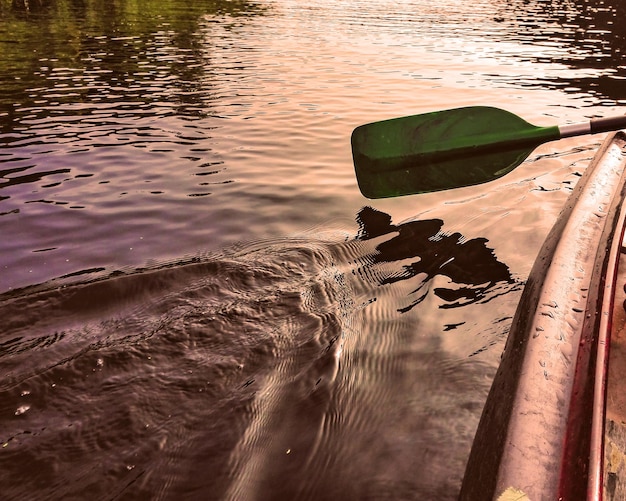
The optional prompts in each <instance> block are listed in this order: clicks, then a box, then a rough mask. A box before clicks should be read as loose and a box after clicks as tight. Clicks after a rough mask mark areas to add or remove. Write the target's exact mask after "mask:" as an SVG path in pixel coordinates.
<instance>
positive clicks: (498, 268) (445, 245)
mask: <svg viewBox="0 0 626 501" xmlns="http://www.w3.org/2000/svg"><path fill="white" fill-rule="evenodd" d="M357 221H358V223H359V225H360V227H361V231H360V233H359V238H361V239H363V240H366V239H372V238H376V237H379V236H381V235H385V234H394V233H397V235H395V236H393V237H392V238H391V239H389V240H386V241H384V242H382V243H380V244H378V245H377V246H376V251H377V254H376V255H375V256H374V257H373V261H374V263H381V262H392V261H404V260H407V259H409V260H412V261H413V262H411V263H410V264H405V265H403V266H402V271H401V272H400V273H399V274H394V275H392V276H388V277H385V278H383V279H382V280H381V284H393V283H395V282H397V281H399V280H407V279H409V278H412V277H415V276H417V275H424V279H423V282H422V284H421V285H420V286H419V287H418V288H417V289H415V290H413V291H412V293H411V295H416V296H418V297H417V298H416V299H415V300H414V301H413V302H411V304H410V305H409V306H406V307H404V308H401V309H400V310H399V311H401V312H406V311H408V310H410V309H412V308H414V307H415V306H416V305H418V304H419V303H421V302H422V301H423V300H424V299H425V297H426V294H427V292H423V293H421V291H422V290H423V289H424V288H425V287H426V286H427V285H428V284H429V283H430V282H431V281H432V280H433V278H434V277H435V276H436V275H445V276H447V277H449V278H450V279H451V280H452V282H453V283H454V284H457V285H459V286H460V287H458V288H455V289H451V288H435V289H434V291H433V292H434V293H435V294H436V295H437V296H439V297H440V298H441V299H443V300H445V301H446V302H447V303H449V304H446V305H444V306H442V308H452V307H456V306H463V305H464V304H469V303H472V302H476V301H480V300H482V299H486V293H487V292H488V291H489V290H490V289H491V288H493V287H494V286H496V285H498V284H499V283H502V282H503V283H513V280H512V277H511V274H510V272H509V269H508V267H507V266H506V265H505V264H504V263H501V262H500V261H498V260H497V259H496V257H495V255H494V254H493V251H492V250H491V249H489V248H488V247H487V246H486V245H485V244H486V243H487V239H485V238H474V239H471V240H466V239H465V237H464V236H463V235H461V234H460V233H452V234H446V233H444V232H443V231H442V227H443V221H441V220H440V219H431V220H423V221H411V222H407V223H403V224H401V225H399V226H396V225H393V224H391V216H389V215H388V214H385V213H383V212H380V211H377V210H375V209H372V208H370V207H365V208H363V209H362V210H361V212H359V214H358V216H357ZM415 258H417V260H416V261H415V260H414V259H415Z"/></svg>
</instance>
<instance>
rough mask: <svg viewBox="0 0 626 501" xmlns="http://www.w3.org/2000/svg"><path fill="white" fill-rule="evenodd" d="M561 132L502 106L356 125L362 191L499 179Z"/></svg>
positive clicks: (387, 192)
mask: <svg viewBox="0 0 626 501" xmlns="http://www.w3.org/2000/svg"><path fill="white" fill-rule="evenodd" d="M559 138H560V133H559V128H558V127H557V126H554V127H537V126H534V125H531V124H529V123H528V122H526V121H525V120H523V119H521V118H520V117H518V116H517V115H514V114H512V113H509V112H508V111H504V110H501V109H498V108H491V107H484V106H472V107H468V108H457V109H453V110H445V111H438V112H433V113H426V114H423V115H414V116H409V117H402V118H395V119H392V120H385V121H382V122H375V123H371V124H366V125H362V126H360V127H357V128H356V129H355V130H354V132H353V133H352V155H353V159H354V166H355V170H356V176H357V180H358V183H359V188H360V190H361V193H363V195H365V196H366V197H368V198H385V197H397V196H401V195H412V194H415V193H427V192H431V191H440V190H447V189H451V188H460V187H463V186H471V185H475V184H480V183H485V182H487V181H491V180H493V179H497V178H499V177H501V176H503V175H505V174H507V173H508V172H511V171H512V170H513V169H514V168H515V167H517V166H518V165H519V164H520V163H522V162H523V161H524V159H525V158H526V157H527V156H528V155H529V154H530V153H531V152H532V151H533V150H534V149H535V148H536V147H537V146H539V145H540V144H542V143H545V142H547V141H554V140H556V139H559Z"/></svg>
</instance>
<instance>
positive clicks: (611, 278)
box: [460, 132, 626, 501]
mask: <svg viewBox="0 0 626 501" xmlns="http://www.w3.org/2000/svg"><path fill="white" fill-rule="evenodd" d="M625 167H626V135H625V134H624V133H622V132H619V133H617V134H612V135H611V136H609V137H607V138H606V140H605V141H604V143H603V144H602V146H601V147H600V149H599V151H598V152H597V154H596V155H595V157H594V159H593V160H592V162H591V163H590V165H589V167H588V168H587V169H586V171H585V173H584V174H583V176H582V177H581V179H580V180H579V182H578V184H577V186H576V188H575V189H574V191H573V192H572V194H571V195H570V197H569V198H568V200H567V202H566V204H565V207H564V209H563V210H562V212H561V214H560V215H559V218H558V220H557V222H556V224H555V225H554V227H553V229H552V230H551V232H550V234H549V235H548V237H547V239H546V241H545V243H544V246H543V248H542V249H541V251H540V253H539V255H538V257H537V260H536V261H535V264H534V266H533V269H532V270H531V273H530V275H529V278H528V282H527V283H526V287H525V289H524V292H523V294H522V298H521V301H520V303H519V306H518V308H517V311H516V314H515V317H514V319H513V322H512V325H511V330H510V333H509V337H508V340H507V344H506V347H505V349H504V353H503V355H502V361H501V365H500V367H499V369H498V371H497V374H496V376H495V379H494V381H493V384H492V387H491V390H490V393H489V396H488V398H487V402H486V404H485V407H484V409H483V414H482V417H481V420H480V423H479V426H478V430H477V433H476V437H475V440H474V444H473V446H472V451H471V454H470V457H469V461H468V465H467V468H466V473H465V477H464V480H463V485H462V488H461V493H460V499H461V500H480V501H484V500H489V499H494V500H496V499H499V498H500V499H518V500H522V499H530V500H532V501H540V500H549V501H555V500H578V499H589V500H600V499H602V498H603V475H604V471H603V470H604V467H603V444H604V431H605V426H604V423H605V403H606V375H607V366H608V348H609V343H608V340H609V338H610V329H611V325H612V314H613V304H614V298H615V290H616V272H617V265H618V262H619V256H620V250H621V242H622V239H623V233H624V217H625V210H626V204H624V200H625V198H626V174H625ZM620 287H621V285H620ZM619 307H620V308H621V305H619ZM622 381H624V380H622ZM608 428H610V422H609V426H607V429H608ZM622 450H623V449H622ZM622 468H626V466H622ZM608 469H609V468H607V471H608ZM609 476H610V475H607V478H608V477H609Z"/></svg>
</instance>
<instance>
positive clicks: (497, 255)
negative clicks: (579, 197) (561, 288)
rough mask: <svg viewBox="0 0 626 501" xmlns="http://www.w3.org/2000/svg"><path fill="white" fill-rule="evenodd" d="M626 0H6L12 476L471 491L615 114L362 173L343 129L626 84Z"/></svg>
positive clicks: (51, 485) (532, 110)
mask: <svg viewBox="0 0 626 501" xmlns="http://www.w3.org/2000/svg"><path fill="white" fill-rule="evenodd" d="M187 4H190V5H187ZM625 5H626V4H624V3H623V2H618V0H612V1H609V0H604V1H602V0H569V1H566V2H562V1H558V2H557V1H553V0H475V1H473V2H443V1H436V0H402V1H396V2H390V1H388V0H362V1H359V2H356V1H348V0H343V1H342V0H336V1H321V0H310V1H308V2H301V1H299V0H273V1H272V0H266V1H262V0H258V1H244V0H232V1H226V0H214V1H211V0H200V1H195V2H187V3H181V2H175V1H173V0H163V1H158V0H137V1H131V0H120V1H119V2H114V3H109V2H105V3H101V2H91V1H87V2H79V1H71V0H40V1H36V2H33V1H30V2H26V0H11V1H10V0H0V55H1V57H0V70H1V71H0V235H1V238H0V293H1V295H0V318H2V319H3V320H2V329H1V332H0V443H1V444H2V448H1V449H0V485H2V496H3V498H5V499H85V498H89V499H216V500H217V499H232V500H266V499H311V500H322V499H328V500H331V499H419V500H424V499H433V500H435V499H436V500H445V499H454V498H455V497H456V494H457V492H458V489H459V486H460V481H461V478H462V475H463V470H464V467H465V461H466V459H467V455H468V453H469V448H470V445H471V441H472V438H473V434H474V431H475V428H476V425H477V423H478V419H479V417H480V412H481V408H482V404H483V402H484V399H485V398H486V394H487V391H488V389H489V385H490V382H491V377H492V375H493V374H494V372H495V369H496V367H497V364H498V361H499V357H500V354H501V352H502V348H503V342H504V340H505V339H506V335H507V332H508V328H509V325H510V321H511V319H512V316H513V314H514V311H515V307H516V304H517V301H518V300H519V297H520V294H521V290H522V288H523V285H524V281H525V279H526V277H527V275H528V272H529V271H530V268H531V266H532V263H533V260H534V257H535V255H536V253H537V251H538V249H539V247H540V245H541V243H542V241H543V238H544V237H545V236H546V234H547V232H548V231H549V229H550V227H551V225H552V224H553V222H554V221H555V218H556V216H557V214H558V213H559V210H560V208H561V206H562V204H563V203H564V201H565V199H566V197H567V195H568V194H569V192H570V191H571V189H572V187H573V186H574V185H575V183H576V181H577V179H578V178H579V176H580V174H581V172H583V171H584V169H585V167H586V166H587V163H588V161H589V160H590V159H591V158H592V157H593V154H594V152H595V150H596V148H597V147H598V145H599V144H600V142H601V141H602V139H603V137H602V136H601V135H600V136H589V137H584V138H575V139H567V140H562V141H560V142H558V143H551V144H547V145H544V146H542V147H540V148H539V149H537V150H536V151H535V152H534V153H533V154H532V155H531V157H530V158H529V160H528V161H527V162H525V163H524V164H523V165H522V166H520V167H518V168H517V169H516V170H515V171H514V172H513V173H511V174H509V175H507V176H505V177H504V178H502V179H500V180H498V181H496V182H493V183H489V184H485V185H481V186H476V187H471V188H463V189H459V190H454V191H450V192H443V193H434V194H427V195H420V196H411V197H404V198H398V199H389V200H376V201H371V200H367V199H365V198H364V197H363V196H362V195H361V194H360V193H359V191H358V187H357V185H356V180H355V177H354V169H353V166H352V159H351V151H350V134H351V132H352V130H353V129H354V128H355V127H357V126H358V125H361V124H363V123H367V122H372V121H376V120H383V119H386V118H392V117H395V116H403V115H409V114H416V113H422V112H428V111H435V110H440V109H445V108H452V107H457V106H466V105H491V106H497V107H501V108H504V109H508V110H509V111H512V112H514V113H516V114H518V115H520V116H522V117H524V118H525V119H527V120H528V121H530V122H532V123H535V124H537V125H554V124H561V123H569V122H578V121H582V120H585V119H587V118H590V117H593V116H602V115H612V114H619V113H623V112H624V108H623V106H624V104H626V85H625V84H624V80H625V79H626V64H625V63H624V53H626V42H625V40H626V28H624V27H623V26H622V25H621V22H620V21H621V20H622V19H623V18H624V15H625V14H626V12H624V10H625Z"/></svg>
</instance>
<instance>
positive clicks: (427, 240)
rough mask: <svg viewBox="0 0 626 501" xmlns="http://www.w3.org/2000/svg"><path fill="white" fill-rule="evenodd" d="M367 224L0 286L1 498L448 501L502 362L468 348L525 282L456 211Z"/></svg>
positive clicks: (500, 333)
mask: <svg viewBox="0 0 626 501" xmlns="http://www.w3.org/2000/svg"><path fill="white" fill-rule="evenodd" d="M357 220H358V222H359V225H360V231H359V233H358V236H357V237H356V238H351V237H349V236H348V235H345V234H342V235H333V236H332V238H330V237H329V238H328V239H326V240H325V239H321V238H319V237H316V238H302V239H284V240H273V241H265V242H258V243H256V244H251V245H247V246H242V247H240V248H234V249H231V250H230V251H228V252H223V253H222V254H219V255H213V256H208V257H204V258H195V259H190V260H187V261H182V262H177V263H173V264H171V265H168V266H161V267H159V268H156V269H151V270H138V271H137V272H133V273H130V272H129V273H117V274H114V275H112V276H110V277H108V278H106V279H102V280H97V281H93V282H88V283H75V284H64V285H63V283H62V282H61V283H59V282H57V283H52V284H48V285H47V286H45V285H44V286H42V287H39V288H29V289H25V290H22V291H15V292H12V293H10V294H5V295H4V296H2V297H0V315H1V316H2V318H3V331H2V333H1V334H0V373H1V374H2V376H3V377H2V380H1V381H0V423H1V424H0V429H1V430H2V433H1V435H0V443H1V444H2V449H0V464H1V467H0V482H1V484H2V486H3V496H6V499H18V498H23V497H37V496H39V497H47V498H57V499H60V498H72V497H73V498H76V497H83V496H87V495H89V497H90V498H93V499H118V498H122V497H124V498H126V497H129V496H130V497H133V498H135V499H136V498H142V499H181V498H184V499H237V500H243V499H315V500H323V499H328V500H330V499H399V498H402V499H425V498H424V496H431V495H435V496H437V497H436V498H437V499H453V498H454V496H455V495H456V489H457V488H458V485H459V482H460V479H461V475H462V472H463V467H464V462H465V457H466V454H467V452H468V451H469V446H470V443H471V439H472V436H473V431H474V427H475V424H476V422H477V420H478V416H479V414H480V409H481V407H482V402H483V401H484V398H485V396H486V392H487V389H488V381H489V377H488V376H489V373H490V371H493V370H495V367H492V366H491V365H490V364H489V363H487V362H485V361H481V360H480V358H479V357H478V358H476V357H472V354H471V353H470V352H471V351H472V350H473V348H471V347H470V346H468V345H467V344H469V345H471V344H472V343H474V342H475V338H478V337H480V336H487V337H488V338H489V339H488V340H487V342H488V344H490V345H491V346H497V345H498V343H499V342H500V341H501V340H502V339H503V337H504V336H505V334H506V325H507V323H506V322H503V321H502V318H500V319H499V320H498V321H496V322H495V323H493V322H494V320H493V319H494V310H495V311H497V310H498V308H499V307H500V308H502V311H508V310H507V308H503V307H502V306H501V305H500V306H498V305H499V303H498V301H499V300H500V299H501V298H502V297H504V294H505V293H506V292H508V293H511V292H516V291H517V290H518V289H519V284H514V283H513V281H512V279H511V276H510V274H509V272H508V268H507V267H506V265H505V264H503V263H501V262H499V261H498V260H497V259H496V258H495V256H494V255H493V252H492V251H491V250H490V249H489V248H488V247H486V243H487V241H486V240H485V239H465V238H464V237H463V236H462V235H460V234H458V233H450V234H447V233H445V232H444V231H443V229H442V228H443V222H442V221H439V220H425V221H410V222H407V223H403V224H398V225H395V224H392V222H391V218H390V216H389V215H387V214H385V213H382V212H379V211H376V210H374V209H371V208H364V209H363V210H362V211H361V212H360V213H359V214H358V216H357ZM416 281H417V282H419V283H420V285H419V286H418V287H415V283H416ZM434 282H440V283H446V284H447V287H435V288H433V291H434V295H430V294H428V290H427V289H428V284H430V283H434ZM402 283H406V284H407V285H406V286H405V287H404V286H401V284H402ZM453 285H455V286H456V287H457V288H452V286H453ZM402 290H406V291H407V294H408V300H409V303H410V304H409V306H408V307H398V304H397V300H399V301H401V302H403V301H405V300H406V298H403V297H402V292H399V291H402ZM416 296H417V297H416ZM433 301H435V302H436V303H437V304H439V307H440V308H452V307H454V308H456V309H457V310H458V311H459V312H460V313H461V315H462V316H463V317H464V318H467V319H472V321H471V322H468V325H467V326H465V328H464V327H463V326H462V324H463V322H460V323H459V324H458V325H457V326H456V327H455V329H454V330H453V331H451V330H450V329H447V328H446V327H445V326H444V325H442V324H441V322H442V320H441V319H440V318H439V316H438V315H437V314H436V309H437V307H436V306H435V309H434V310H433V306H434V304H433ZM486 302H491V304H490V305H489V307H490V311H489V315H486V316H485V314H484V312H483V311H482V306H481V305H484V304H485V303H486ZM427 303H430V304H427ZM422 307H423V308H422ZM481 316H482V320H481V319H480V317H481ZM470 324H472V325H473V327H472V326H470ZM486 333H487V334H486ZM464 336H466V338H467V339H466V341H464V340H463V337H464ZM459 339H460V340H461V341H459ZM450 342H452V343H453V344H454V343H456V344H458V343H459V342H460V344H461V347H460V349H457V350H456V351H454V350H452V351H450V350H449V346H448V344H446V343H450ZM481 342H483V341H481ZM463 351H465V352H466V353H465V355H459V353H460V352H463Z"/></svg>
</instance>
